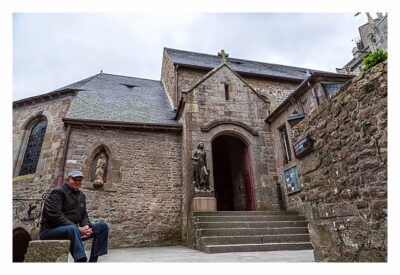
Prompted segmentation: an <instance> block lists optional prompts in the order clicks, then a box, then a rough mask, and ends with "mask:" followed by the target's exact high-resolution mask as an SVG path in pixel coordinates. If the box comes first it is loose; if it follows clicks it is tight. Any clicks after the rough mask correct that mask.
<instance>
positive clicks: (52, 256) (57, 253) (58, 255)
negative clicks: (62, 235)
mask: <svg viewBox="0 0 400 275" xmlns="http://www.w3.org/2000/svg"><path fill="white" fill-rule="evenodd" d="M69 246H70V241H69V240H43V241H30V242H29V246H28V251H27V253H26V255H25V262H31V263H32V262H68V254H69Z"/></svg>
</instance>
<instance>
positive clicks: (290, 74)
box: [165, 48, 322, 81]
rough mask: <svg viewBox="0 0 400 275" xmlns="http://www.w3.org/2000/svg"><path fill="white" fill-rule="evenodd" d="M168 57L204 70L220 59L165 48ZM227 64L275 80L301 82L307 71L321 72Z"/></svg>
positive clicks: (237, 61)
mask: <svg viewBox="0 0 400 275" xmlns="http://www.w3.org/2000/svg"><path fill="white" fill-rule="evenodd" d="M165 51H166V52H167V54H168V56H169V57H170V59H171V61H172V63H174V64H178V65H183V66H189V67H199V68H204V69H213V68H215V67H217V66H218V65H219V64H220V63H221V61H220V58H219V57H218V56H217V54H215V55H209V54H203V53H196V52H188V51H181V50H176V49H170V48H165ZM227 64H228V65H229V66H230V67H231V68H232V69H233V70H234V71H236V72H238V73H239V74H240V73H244V74H253V75H260V76H270V77H277V78H291V79H296V80H300V81H301V80H303V79H305V78H306V77H307V70H308V71H309V73H313V72H322V71H319V70H313V69H306V68H299V67H292V66H286V65H278V64H271V63H262V62H257V61H251V60H243V59H237V58H231V57H228V59H227Z"/></svg>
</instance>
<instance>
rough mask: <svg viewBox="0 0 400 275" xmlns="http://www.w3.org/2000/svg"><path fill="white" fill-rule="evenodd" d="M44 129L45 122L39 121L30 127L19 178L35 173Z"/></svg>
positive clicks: (45, 126)
mask: <svg viewBox="0 0 400 275" xmlns="http://www.w3.org/2000/svg"><path fill="white" fill-rule="evenodd" d="M46 128H47V121H46V120H41V121H39V122H38V123H36V124H35V125H34V126H33V127H32V130H31V133H30V135H29V141H28V144H27V146H26V149H25V154H24V160H23V161H22V165H21V170H20V172H19V175H20V176H23V175H28V174H33V173H35V172H36V167H37V165H38V162H39V157H40V152H41V151H42V144H43V140H44V134H45V133H46Z"/></svg>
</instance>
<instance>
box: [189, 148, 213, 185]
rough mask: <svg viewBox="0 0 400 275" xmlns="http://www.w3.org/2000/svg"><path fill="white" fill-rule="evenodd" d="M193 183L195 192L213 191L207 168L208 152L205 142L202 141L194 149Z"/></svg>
mask: <svg viewBox="0 0 400 275" xmlns="http://www.w3.org/2000/svg"><path fill="white" fill-rule="evenodd" d="M192 160H193V185H194V190H195V192H199V191H211V189H210V182H209V174H210V173H209V170H208V169H207V161H206V152H204V143H202V142H200V143H199V145H197V149H196V150H194V151H193V154H192Z"/></svg>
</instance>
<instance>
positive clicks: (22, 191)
mask: <svg viewBox="0 0 400 275" xmlns="http://www.w3.org/2000/svg"><path fill="white" fill-rule="evenodd" d="M71 98H72V97H71V96H67V97H61V98H57V99H54V100H46V101H43V102H38V103H35V104H27V105H26V106H23V107H16V108H14V110H13V177H14V179H13V196H14V197H20V198H30V197H40V195H41V194H42V193H43V191H44V190H46V189H48V188H49V187H52V186H53V184H54V182H55V180H56V179H57V175H58V169H59V168H60V165H61V152H62V148H63V146H64V140H65V129H64V123H63V122H62V118H63V117H64V116H65V114H66V112H67V110H68V108H69V105H70V103H71ZM40 116H45V117H46V119H47V128H46V133H45V136H44V141H43V145H42V149H41V154H40V158H39V162H38V166H37V168H36V173H35V174H32V175H24V176H18V174H19V168H20V166H21V164H22V160H23V157H24V153H25V149H26V145H27V143H28V139H29V134H30V130H31V124H32V123H31V122H33V121H34V120H35V118H37V117H40Z"/></svg>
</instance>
